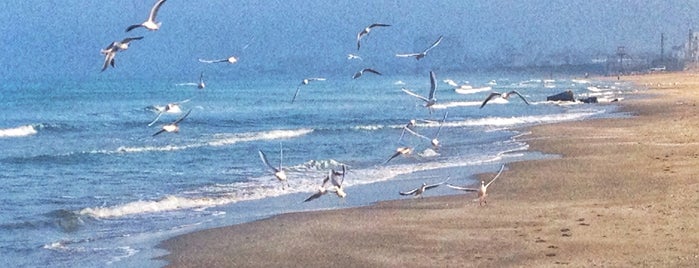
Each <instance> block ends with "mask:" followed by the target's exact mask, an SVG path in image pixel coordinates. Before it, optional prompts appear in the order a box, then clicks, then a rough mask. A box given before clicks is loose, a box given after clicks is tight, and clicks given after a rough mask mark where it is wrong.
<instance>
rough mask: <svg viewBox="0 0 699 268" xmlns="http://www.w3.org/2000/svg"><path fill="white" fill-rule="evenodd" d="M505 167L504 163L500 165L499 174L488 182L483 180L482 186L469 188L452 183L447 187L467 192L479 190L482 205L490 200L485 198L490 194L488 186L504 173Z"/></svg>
mask: <svg viewBox="0 0 699 268" xmlns="http://www.w3.org/2000/svg"><path fill="white" fill-rule="evenodd" d="M504 169H505V165H502V166H501V167H500V171H498V174H497V175H495V177H494V178H493V179H492V180H490V181H489V182H488V183H487V184H486V183H485V181H481V187H480V188H469V187H462V186H455V185H451V184H447V187H449V188H452V189H456V190H460V191H465V192H477V193H478V199H477V200H478V202H479V205H481V206H482V205H483V204H486V205H487V204H488V201H487V200H485V198H486V197H487V196H488V193H487V192H488V186H490V184H492V183H493V182H494V181H495V180H496V179H497V178H498V177H500V174H502V171H503V170H504Z"/></svg>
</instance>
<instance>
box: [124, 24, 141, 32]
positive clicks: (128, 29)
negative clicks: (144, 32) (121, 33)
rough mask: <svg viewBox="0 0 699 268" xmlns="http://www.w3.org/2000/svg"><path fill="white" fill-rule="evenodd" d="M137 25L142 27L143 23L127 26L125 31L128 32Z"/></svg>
mask: <svg viewBox="0 0 699 268" xmlns="http://www.w3.org/2000/svg"><path fill="white" fill-rule="evenodd" d="M138 27H143V25H141V24H134V25H131V26H129V27H127V28H126V32H130V31H131V30H133V29H136V28H138Z"/></svg>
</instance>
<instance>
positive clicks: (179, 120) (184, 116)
mask: <svg viewBox="0 0 699 268" xmlns="http://www.w3.org/2000/svg"><path fill="white" fill-rule="evenodd" d="M191 112H192V109H190V110H189V111H187V113H186V114H184V115H183V116H182V117H180V118H178V119H177V120H175V122H172V124H173V125H177V124H179V123H180V122H182V120H184V119H185V118H187V116H189V113H191Z"/></svg>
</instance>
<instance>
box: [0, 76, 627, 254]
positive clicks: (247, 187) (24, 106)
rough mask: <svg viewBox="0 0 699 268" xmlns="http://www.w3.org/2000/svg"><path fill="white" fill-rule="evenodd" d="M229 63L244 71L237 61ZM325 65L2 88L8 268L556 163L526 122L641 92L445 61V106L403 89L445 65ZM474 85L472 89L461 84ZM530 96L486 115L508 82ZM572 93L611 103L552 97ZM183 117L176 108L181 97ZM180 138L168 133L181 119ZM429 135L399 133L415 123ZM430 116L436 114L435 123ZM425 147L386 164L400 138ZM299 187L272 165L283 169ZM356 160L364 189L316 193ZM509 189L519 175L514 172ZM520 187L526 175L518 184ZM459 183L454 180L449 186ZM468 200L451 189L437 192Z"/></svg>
mask: <svg viewBox="0 0 699 268" xmlns="http://www.w3.org/2000/svg"><path fill="white" fill-rule="evenodd" d="M226 68H235V67H230V66H227V67H226ZM351 75H352V74H351V73H349V74H332V75H328V74H318V75H316V76H322V77H324V78H327V80H325V81H313V82H311V83H309V84H308V85H303V86H301V89H300V93H299V95H298V97H297V99H296V101H295V102H294V103H293V104H292V103H290V101H291V98H292V96H293V94H294V91H295V90H296V87H297V86H298V85H299V84H300V83H301V81H302V79H304V78H305V77H300V76H289V75H278V76H274V75H258V76H246V77H237V78H236V79H230V78H219V77H217V76H216V75H210V74H207V73H205V79H206V83H207V87H206V88H205V89H197V88H196V86H192V85H191V83H194V82H197V79H198V76H199V73H193V74H192V75H191V79H190V78H186V77H184V78H182V79H180V80H173V79H160V80H158V79H142V80H134V79H118V78H115V79H113V80H109V79H96V80H88V79H86V80H80V81H73V80H70V79H66V80H60V79H47V80H45V81H42V80H33V81H29V82H27V81H22V82H20V81H5V82H3V83H2V84H0V92H2V95H0V103H2V104H1V105H2V107H3V112H2V114H0V148H2V150H0V170H1V171H2V172H0V181H1V182H2V183H0V189H1V190H0V193H2V195H0V204H2V205H1V206H2V212H3V213H0V263H2V264H3V266H4V267H8V266H9V267H47V266H50V267H104V266H110V265H113V266H117V267H123V266H132V267H160V266H162V265H165V262H163V261H161V260H154V259H153V258H156V257H158V256H162V255H164V254H167V252H165V251H163V250H162V249H158V248H157V247H156V245H157V244H158V243H159V242H161V241H163V240H165V239H167V238H171V237H173V236H176V235H179V234H184V233H188V232H193V231H196V230H201V229H204V228H212V227H219V226H226V225H231V224H237V223H242V222H248V221H252V220H257V219H261V218H265V217H270V216H273V215H278V214H282V213H288V212H299V211H311V210H326V209H337V208H346V207H354V206H363V205H369V204H372V203H374V202H377V201H381V200H390V199H401V198H406V197H402V196H400V195H398V191H404V190H410V189H412V188H414V187H417V186H419V185H420V184H421V183H422V182H427V183H436V182H440V181H443V180H445V179H446V177H447V176H449V177H450V182H452V183H455V184H468V183H475V181H474V175H475V174H478V173H483V172H494V171H496V170H497V169H498V168H499V166H500V165H501V164H503V163H508V162H513V161H521V160H527V159H533V158H540V157H546V156H544V155H542V154H538V153H536V152H531V151H529V150H528V145H527V144H526V143H525V142H523V141H521V140H520V139H518V137H520V136H521V135H523V134H526V132H524V131H526V127H529V126H534V125H540V124H549V123H556V122H564V121H575V120H588V119H591V118H600V117H616V116H627V115H626V114H623V113H619V112H618V110H617V104H616V102H611V100H613V99H620V100H622V101H623V99H624V98H629V97H632V96H633V95H634V94H636V92H637V90H638V89H637V88H633V87H632V86H630V85H627V84H624V83H616V82H612V81H596V80H588V79H580V78H578V79H576V78H574V77H566V76H561V77H556V78H550V77H547V76H546V77H547V79H543V77H545V76H541V75H537V74H527V73H504V72H503V73H497V72H494V73H456V72H455V73H443V72H439V71H436V76H437V87H438V89H437V93H436V98H437V100H438V104H437V105H436V106H435V107H434V108H435V109H434V111H433V112H431V113H430V111H429V110H428V109H427V108H425V107H423V103H422V101H420V100H418V99H417V98H414V97H412V96H409V95H407V94H405V93H404V92H402V91H401V88H403V87H405V88H408V89H410V90H412V91H413V92H416V93H418V94H422V95H427V93H428V91H429V88H430V80H429V74H428V72H427V71H425V72H424V73H415V74H413V75H390V74H389V75H382V76H378V75H373V74H368V73H365V74H364V76H362V77H361V78H359V79H351ZM457 88H458V90H456V89H457ZM510 90H517V91H519V92H520V93H522V94H523V95H524V96H525V97H526V98H527V99H528V100H529V101H530V102H531V105H527V104H525V103H524V102H523V101H522V100H521V99H519V98H518V97H517V96H512V97H510V98H509V100H503V99H496V100H493V101H491V102H489V103H488V104H487V105H486V106H485V107H484V108H482V109H479V106H480V104H481V102H482V101H483V99H485V97H486V96H487V95H488V94H489V93H490V92H493V91H497V92H506V91H510ZM565 90H572V91H573V92H574V93H575V94H576V97H578V98H582V97H589V96H597V97H599V99H600V100H601V103H597V104H583V103H580V102H576V103H557V102H547V101H546V96H549V95H553V94H556V93H560V92H563V91H565ZM174 102H178V103H179V105H180V111H174V112H168V113H163V114H162V116H161V117H160V118H159V120H158V122H156V123H154V124H153V125H152V126H148V124H149V123H150V122H151V121H153V120H154V119H155V118H156V116H157V115H158V109H162V107H164V106H165V105H167V104H168V103H174ZM189 110H191V113H190V114H189V116H188V117H187V118H185V119H184V120H182V122H180V124H179V126H180V131H179V133H162V134H160V135H157V136H152V135H153V134H154V133H155V132H157V131H158V130H159V129H160V128H161V126H163V125H164V124H168V123H171V122H173V121H175V120H177V119H178V118H179V117H180V116H182V115H183V113H185V112H187V111H189ZM446 112H448V116H447V118H446V121H445V122H444V123H443V124H442V129H441V131H440V134H439V140H440V142H441V146H440V147H439V148H433V147H432V145H431V144H430V142H429V141H427V140H425V139H421V138H419V137H416V136H413V135H406V136H405V137H403V139H401V140H399V138H400V136H401V132H402V129H403V127H404V126H405V125H406V124H407V123H408V122H409V121H410V120H411V119H418V121H417V125H416V126H415V127H414V130H415V131H417V132H418V133H420V134H422V135H425V136H427V137H433V136H434V135H435V134H436V133H437V130H438V129H439V127H440V123H439V121H440V120H441V119H442V118H443V117H444V114H445V113H446ZM423 120H426V121H423ZM401 146H409V147H413V148H414V152H413V154H412V155H409V156H399V157H397V158H395V159H393V160H391V161H390V162H388V163H386V164H384V162H385V161H386V160H387V159H388V158H389V157H390V156H391V155H392V154H393V153H394V152H396V148H398V147H401ZM280 147H281V148H282V150H283V165H284V168H285V170H286V171H287V175H288V177H289V179H288V184H289V185H288V186H286V187H285V186H283V185H282V184H280V183H279V182H278V181H277V180H276V179H275V177H274V175H273V174H272V172H271V171H270V170H269V169H268V168H267V167H266V166H265V165H264V164H263V163H262V161H261V160H260V158H259V156H258V150H262V151H264V152H265V153H266V155H267V156H268V157H269V158H270V162H272V163H273V164H276V163H279V158H280ZM342 164H345V165H347V167H348V168H349V172H348V173H347V176H346V178H345V182H344V186H345V190H346V192H347V193H348V196H347V197H346V198H345V199H344V200H339V199H338V198H337V197H336V196H334V195H326V196H323V197H321V198H320V199H318V200H314V201H312V202H307V203H304V202H303V200H304V199H305V198H306V197H307V196H309V195H311V194H312V193H313V192H315V191H316V190H317V189H318V186H320V184H321V180H322V179H323V177H324V176H325V174H327V171H328V170H329V169H330V168H338V167H339V166H340V165H342ZM500 183H507V182H505V181H501V182H500ZM512 183H516V182H512ZM443 188H444V189H443ZM445 194H461V193H458V192H453V191H449V189H447V188H446V187H440V188H437V189H436V191H434V192H428V193H426V195H428V196H429V195H445Z"/></svg>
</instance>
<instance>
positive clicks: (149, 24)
mask: <svg viewBox="0 0 699 268" xmlns="http://www.w3.org/2000/svg"><path fill="white" fill-rule="evenodd" d="M165 1H167V0H158V2H155V5H153V7H152V8H151V9H150V14H148V19H147V20H146V21H144V22H142V23H141V24H134V25H131V26H129V27H128V28H126V31H127V32H128V31H131V30H133V29H136V28H138V27H144V28H146V29H148V30H150V31H157V30H158V29H160V24H161V23H160V22H155V16H157V15H158V10H159V9H160V6H162V5H163V4H164V3H165Z"/></svg>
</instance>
